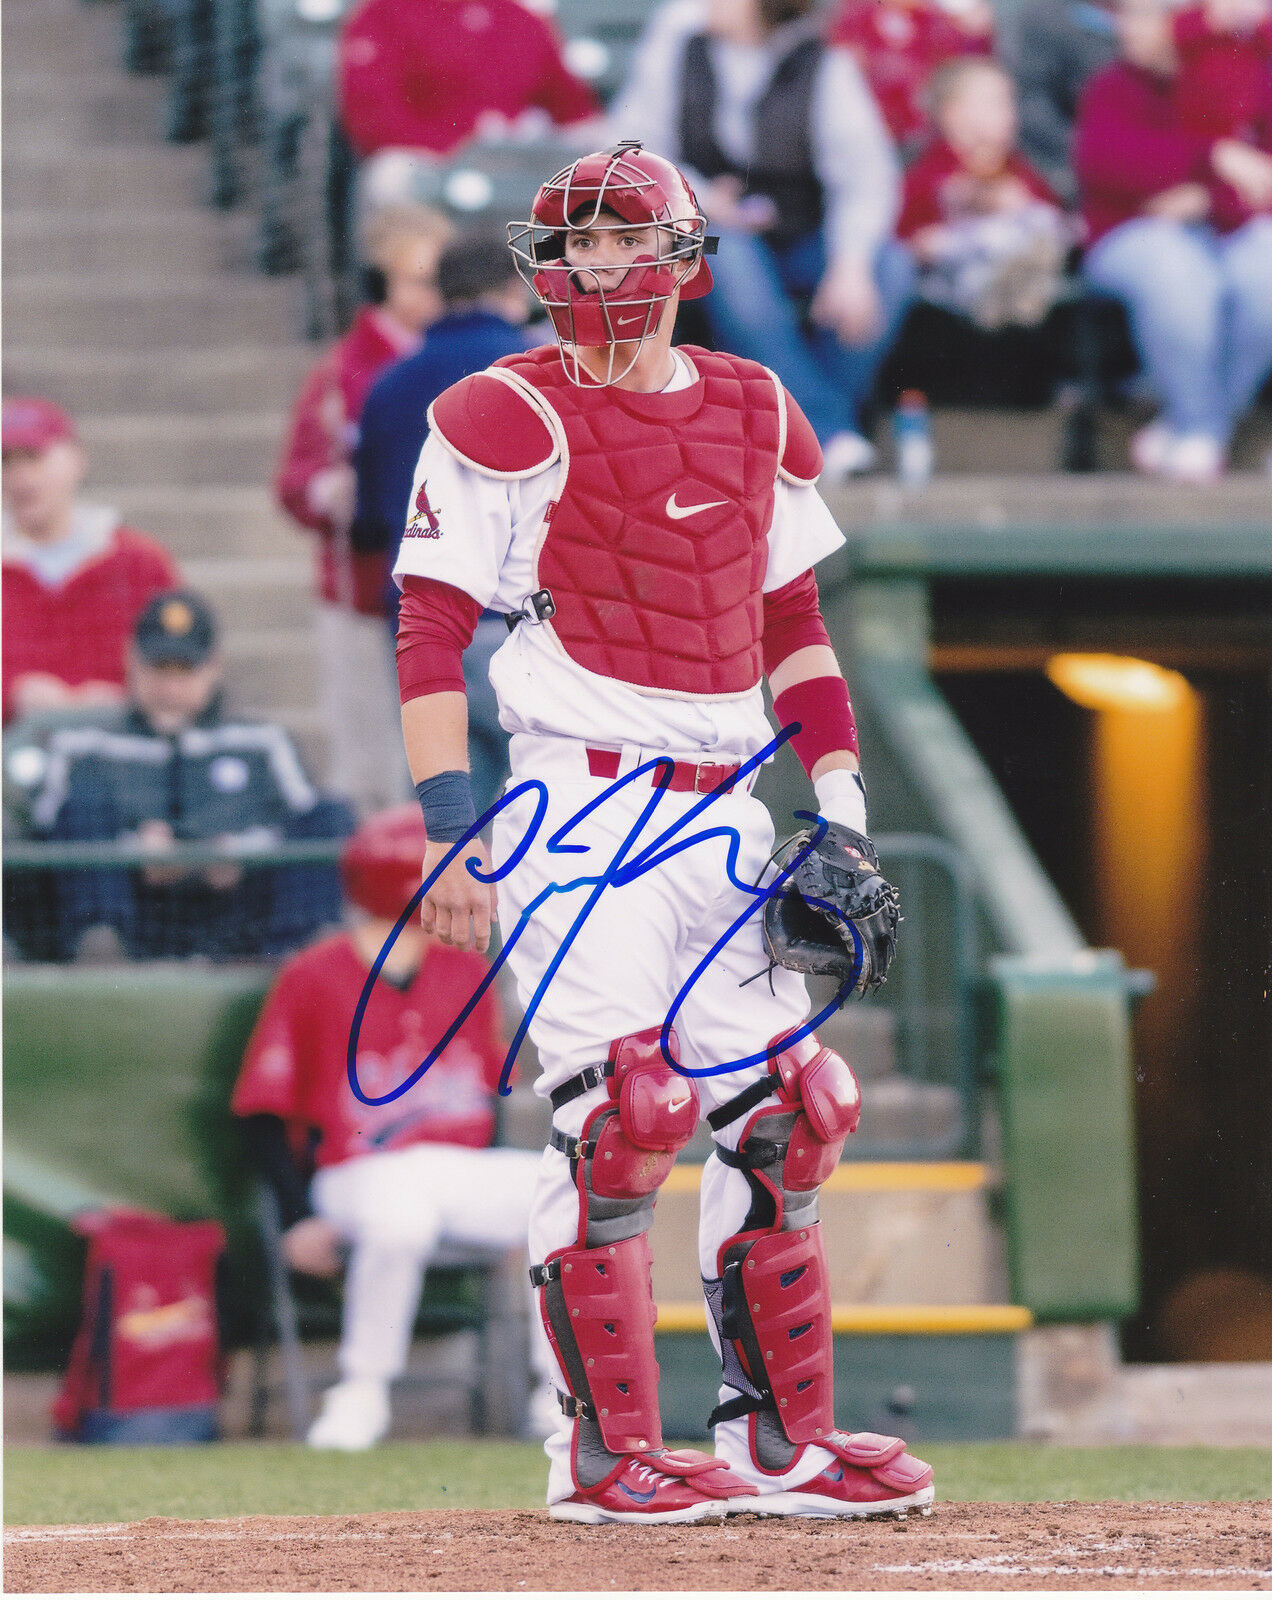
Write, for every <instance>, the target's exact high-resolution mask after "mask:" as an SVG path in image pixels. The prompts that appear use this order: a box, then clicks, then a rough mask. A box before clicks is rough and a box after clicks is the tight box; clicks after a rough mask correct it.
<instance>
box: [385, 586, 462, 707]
mask: <svg viewBox="0 0 1272 1600" xmlns="http://www.w3.org/2000/svg"><path fill="white" fill-rule="evenodd" d="M480 616H481V607H480V606H479V605H478V604H477V602H476V601H475V600H474V599H473V597H472V595H470V594H465V593H464V591H463V590H462V589H456V588H454V587H453V586H452V585H451V584H449V583H439V582H438V581H437V580H436V579H435V578H417V577H408V578H407V579H406V581H405V582H404V584H403V585H402V604H401V607H400V609H399V611H398V631H397V670H398V689H399V692H400V695H401V700H402V704H403V705H405V704H406V702H407V701H408V700H417V699H419V697H420V696H421V695H425V694H440V693H441V692H442V691H443V690H445V689H458V690H459V692H460V693H461V694H462V693H463V691H464V668H463V662H462V660H461V657H462V656H463V654H464V651H465V650H467V648H468V646H469V645H470V644H471V643H472V642H473V634H474V633H475V632H476V631H477V619H478V618H479V617H480Z"/></svg>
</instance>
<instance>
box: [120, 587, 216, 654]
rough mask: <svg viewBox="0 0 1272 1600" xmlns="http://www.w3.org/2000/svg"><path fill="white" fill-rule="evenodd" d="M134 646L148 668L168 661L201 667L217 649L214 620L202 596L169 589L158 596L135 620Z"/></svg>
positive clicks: (189, 591) (186, 591) (184, 590)
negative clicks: (147, 664) (148, 665)
mask: <svg viewBox="0 0 1272 1600" xmlns="http://www.w3.org/2000/svg"><path fill="white" fill-rule="evenodd" d="M133 643H134V644H135V645H136V646H137V652H138V654H139V655H140V656H141V658H142V660H143V661H146V662H149V664H150V665H151V666H157V665H158V664H159V663H160V662H169V661H170V662H175V663H176V664H177V665H178V666H183V667H201V666H202V665H203V663H204V662H205V661H206V660H207V659H208V657H209V656H210V655H211V654H212V652H213V651H214V650H215V649H216V617H215V616H214V615H213V612H212V608H211V606H210V605H209V604H208V603H207V601H206V600H205V599H203V597H202V596H201V595H197V594H194V593H193V592H192V591H191V590H189V589H169V590H168V591H167V593H165V594H157V595H156V596H155V597H154V599H153V600H152V601H151V602H150V604H149V605H148V606H147V607H146V609H145V610H144V611H143V612H142V613H141V615H140V616H139V617H138V618H137V624H136V626H135V627H134V629H133Z"/></svg>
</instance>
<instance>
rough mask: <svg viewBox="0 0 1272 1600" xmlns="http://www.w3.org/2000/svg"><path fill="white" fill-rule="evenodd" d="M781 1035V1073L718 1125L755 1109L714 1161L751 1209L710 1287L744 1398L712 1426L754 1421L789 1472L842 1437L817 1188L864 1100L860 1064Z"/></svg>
mask: <svg viewBox="0 0 1272 1600" xmlns="http://www.w3.org/2000/svg"><path fill="white" fill-rule="evenodd" d="M785 1037H786V1036H785V1035H781V1034H779V1035H778V1037H777V1038H776V1039H774V1040H773V1041H772V1043H771V1045H770V1047H769V1060H770V1063H771V1067H772V1070H771V1072H770V1074H769V1076H768V1077H767V1078H765V1079H763V1080H762V1081H761V1082H760V1083H759V1084H757V1085H755V1086H753V1088H752V1089H750V1090H744V1091H743V1094H742V1095H741V1096H738V1097H736V1099H735V1101H734V1102H730V1104H729V1105H726V1106H723V1107H721V1110H720V1112H719V1113H716V1116H715V1118H714V1119H713V1120H714V1123H715V1126H716V1127H717V1129H718V1128H719V1127H722V1126H726V1125H727V1122H728V1121H729V1120H733V1119H731V1118H729V1117H728V1115H727V1113H728V1112H729V1110H730V1109H731V1107H732V1106H733V1105H734V1104H736V1101H737V1100H745V1102H746V1104H745V1105H744V1106H743V1108H742V1109H743V1110H744V1111H746V1110H750V1109H751V1107H753V1106H754V1105H755V1104H756V1103H757V1101H758V1100H759V1099H761V1098H765V1099H766V1098H769V1097H770V1096H773V1095H775V1096H776V1097H777V1099H778V1101H779V1104H778V1105H777V1106H769V1107H766V1108H764V1109H763V1110H759V1111H754V1112H753V1114H752V1115H751V1117H750V1119H749V1121H748V1123H747V1125H746V1130H745V1132H744V1134H743V1136H742V1138H741V1139H740V1140H739V1143H738V1148H737V1150H736V1151H732V1150H727V1149H724V1148H723V1147H722V1146H719V1145H717V1147H716V1156H717V1158H718V1159H719V1160H720V1161H722V1162H724V1164H725V1165H726V1166H731V1167H734V1168H735V1169H737V1170H739V1171H741V1172H742V1173H743V1174H744V1175H745V1177H746V1179H747V1182H748V1184H749V1185H750V1188H751V1205H750V1208H749V1209H748V1212H747V1215H746V1218H745V1220H744V1221H743V1224H742V1228H741V1230H740V1232H738V1233H737V1234H735V1235H734V1236H733V1237H732V1238H731V1239H728V1240H726V1242H725V1244H724V1247H723V1249H722V1250H721V1255H720V1273H721V1275H720V1277H719V1278H717V1279H713V1280H707V1281H706V1282H705V1283H704V1289H705V1291H706V1296H707V1303H708V1306H709V1307H710V1309H711V1312H712V1316H713V1318H714V1320H715V1324H716V1331H717V1333H718V1335H719V1343H720V1351H721V1359H722V1362H723V1368H724V1373H723V1376H724V1381H725V1383H726V1384H728V1385H729V1386H730V1387H731V1388H734V1389H737V1390H738V1398H737V1399H736V1400H733V1401H727V1402H725V1404H723V1405H721V1406H717V1408H716V1410H715V1411H714V1412H713V1413H712V1417H711V1424H712V1425H713V1426H714V1424H715V1423H717V1422H721V1421H726V1420H729V1419H731V1418H736V1417H742V1416H747V1415H750V1416H751V1417H752V1423H751V1428H752V1434H751V1448H752V1453H753V1454H754V1456H755V1459H756V1461H757V1463H758V1464H759V1465H761V1466H763V1467H764V1468H766V1469H767V1470H770V1471H781V1470H783V1469H784V1467H785V1466H787V1465H788V1464H789V1462H790V1461H791V1459H793V1455H794V1452H795V1450H796V1449H798V1447H800V1446H802V1445H805V1444H811V1443H816V1442H817V1440H819V1439H822V1438H825V1437H827V1436H828V1435H829V1434H830V1433H831V1432H833V1431H834V1395H833V1372H832V1357H831V1326H830V1285H829V1279H828V1276H827V1271H826V1255H825V1246H824V1243H823V1239H822V1230H821V1224H820V1222H819V1221H818V1220H817V1189H818V1186H819V1185H820V1184H822V1183H823V1182H824V1181H825V1180H826V1178H827V1177H829V1175H830V1173H831V1172H832V1171H833V1170H834V1168H835V1166H836V1164H837V1163H838V1161H839V1157H840V1154H841V1152H842V1150H843V1145H844V1140H845V1139H846V1138H847V1136H848V1134H849V1133H851V1132H853V1131H854V1130H855V1128H856V1126H857V1122H858V1119H859V1117H860V1114H861V1094H860V1091H859V1089H858V1087H857V1080H856V1078H855V1076H854V1075H853V1071H852V1068H851V1067H849V1065H848V1063H847V1062H846V1061H844V1060H843V1058H842V1057H841V1056H838V1055H836V1054H835V1052H834V1051H833V1050H828V1049H827V1048H826V1047H825V1046H823V1045H821V1044H820V1043H819V1042H818V1041H817V1040H816V1039H815V1038H813V1037H811V1036H809V1037H808V1038H806V1039H803V1040H800V1041H798V1042H797V1043H795V1044H794V1045H786V1044H785V1043H784V1039H785Z"/></svg>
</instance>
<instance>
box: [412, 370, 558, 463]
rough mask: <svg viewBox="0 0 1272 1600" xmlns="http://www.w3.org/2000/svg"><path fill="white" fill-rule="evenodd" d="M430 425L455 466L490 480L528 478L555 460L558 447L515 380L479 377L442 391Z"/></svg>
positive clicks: (432, 408)
mask: <svg viewBox="0 0 1272 1600" xmlns="http://www.w3.org/2000/svg"><path fill="white" fill-rule="evenodd" d="M428 421H429V426H430V427H431V428H432V430H433V432H434V433H435V434H436V435H437V436H438V438H439V439H440V440H441V441H442V443H443V444H444V445H445V446H446V448H447V449H448V450H449V451H450V453H451V454H452V455H453V456H454V457H455V458H456V460H457V461H460V462H462V463H463V465H464V466H466V467H473V468H475V469H476V470H477V471H478V472H482V473H485V474H486V476H487V477H491V478H528V477H529V476H530V475H531V473H534V472H540V471H542V469H543V468H544V467H547V466H551V464H552V462H553V461H555V460H556V458H557V454H558V450H557V442H556V440H555V438H554V437H553V435H552V433H551V431H550V429H549V427H548V424H547V422H546V421H545V420H544V418H543V416H542V415H541V413H540V412H539V410H538V409H537V408H536V406H535V405H534V402H533V401H532V400H531V399H530V398H529V396H528V395H527V394H526V393H525V392H524V391H523V389H522V388H521V387H520V385H519V384H518V383H517V382H516V380H515V379H513V378H505V377H503V376H502V375H500V376H496V375H495V374H494V373H493V372H477V373H474V374H473V375H472V376H471V377H468V378H461V379H460V380H459V382H458V383H453V384H452V385H451V386H450V388H449V389H445V390H443V392H442V393H441V394H439V395H438V397H437V399H436V400H434V401H433V404H432V405H431V406H430V407H429V408H428Z"/></svg>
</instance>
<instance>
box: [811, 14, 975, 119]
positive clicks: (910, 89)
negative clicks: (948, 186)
mask: <svg viewBox="0 0 1272 1600" xmlns="http://www.w3.org/2000/svg"><path fill="white" fill-rule="evenodd" d="M829 37H830V43H831V44H832V45H835V46H838V47H840V48H842V49H845V50H848V51H851V53H852V54H853V55H854V56H855V57H856V60H857V64H858V65H859V66H860V68H861V71H862V73H863V75H864V77H865V80H866V82H867V83H868V84H869V85H870V90H871V93H872V94H873V95H874V97H875V99H876V100H877V101H878V103H879V109H880V111H881V112H882V113H883V119H884V121H885V122H886V123H887V124H888V128H889V130H890V132H891V134H892V137H893V138H894V139H895V140H896V141H897V143H898V144H899V145H901V146H903V147H904V148H906V149H913V148H914V147H916V146H917V144H918V143H919V141H920V140H921V138H922V136H923V134H924V132H925V131H926V128H927V121H928V102H927V86H928V82H929V80H930V78H931V76H932V73H933V72H934V71H935V70H936V68H937V67H939V66H940V65H941V63H942V62H943V61H949V60H950V59H951V58H953V57H956V56H962V55H968V54H974V55H990V54H992V52H993V49H994V13H993V11H992V10H991V9H990V7H989V5H988V4H987V3H986V0H842V3H841V4H840V5H839V7H838V9H837V10H836V12H835V14H834V15H833V17H832V18H831V23H830V30H829Z"/></svg>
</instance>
